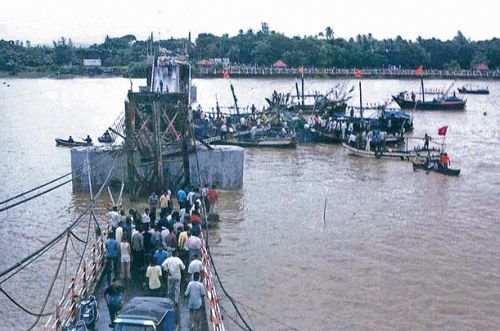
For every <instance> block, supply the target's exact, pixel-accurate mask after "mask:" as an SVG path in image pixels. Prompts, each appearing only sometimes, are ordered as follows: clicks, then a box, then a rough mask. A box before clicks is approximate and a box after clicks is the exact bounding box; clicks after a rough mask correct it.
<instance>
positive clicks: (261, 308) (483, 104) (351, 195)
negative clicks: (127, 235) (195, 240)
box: [0, 78, 500, 331]
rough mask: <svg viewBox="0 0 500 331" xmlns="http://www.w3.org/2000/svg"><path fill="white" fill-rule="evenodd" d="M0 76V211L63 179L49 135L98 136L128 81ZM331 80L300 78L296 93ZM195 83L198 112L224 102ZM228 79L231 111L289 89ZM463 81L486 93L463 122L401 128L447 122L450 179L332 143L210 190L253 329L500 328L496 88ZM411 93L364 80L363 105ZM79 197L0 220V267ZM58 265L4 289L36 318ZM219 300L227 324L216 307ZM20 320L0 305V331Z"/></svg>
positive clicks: (61, 192)
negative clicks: (3, 203) (215, 192)
mask: <svg viewBox="0 0 500 331" xmlns="http://www.w3.org/2000/svg"><path fill="white" fill-rule="evenodd" d="M2 81H6V82H7V83H8V84H10V87H7V86H6V85H4V84H0V118H1V125H0V152H1V153H0V155H1V157H0V174H1V176H0V198H1V200H3V199H4V198H7V197H9V196H11V195H13V194H14V193H17V192H21V191H23V190H26V189H29V188H32V187H34V186H36V185H37V184H40V183H43V182H45V181H47V180H50V179H52V178H54V177H56V176H57V175H60V174H64V173H66V172H68V171H69V169H70V155H69V151H68V150H67V149H64V148H56V147H55V144H54V140H53V139H54V138H55V137H67V136H68V135H70V134H71V135H73V136H74V137H80V136H81V137H84V136H85V135H86V134H90V135H91V136H92V137H97V135H98V134H100V133H102V132H103V131H104V130H105V128H106V127H107V126H108V125H110V124H111V123H112V122H113V120H114V119H115V118H116V116H117V115H118V112H120V111H122V110H123V101H124V98H125V97H126V92H127V89H128V88H129V86H130V83H129V81H128V80H127V79H120V78H112V79H71V80H49V79H3V80H2ZM141 82H142V81H134V86H135V87H137V86H138V85H139V83H141ZM336 82H338V81H337V80H326V79H325V80H320V79H314V80H307V81H306V84H307V85H306V91H314V90H317V91H320V92H324V91H326V89H328V88H329V87H331V86H332V85H333V84H335V83H336ZM195 83H196V85H197V86H198V100H199V101H200V103H201V104H202V105H204V106H205V107H208V106H209V107H213V106H214V105H215V95H216V94H217V98H218V99H219V102H220V103H221V104H222V105H230V104H231V103H232V98H231V94H230V90H229V86H228V81H227V80H222V79H204V80H200V79H198V80H195ZM233 83H234V85H235V89H236V93H237V94H238V99H239V103H240V105H250V104H252V103H255V105H256V106H257V107H258V108H260V107H262V105H263V104H264V97H267V96H269V95H271V93H272V91H273V90H274V89H276V90H278V91H285V92H293V90H294V85H293V84H294V80H285V79H279V80H270V79H233ZM352 83H355V82H354V81H353V82H352ZM447 83H449V81H445V80H429V81H427V82H426V84H427V87H429V88H442V87H443V86H444V85H445V84H447ZM462 83H464V82H462V81H459V82H457V85H461V84H462ZM468 83H472V84H473V85H477V84H479V85H489V88H490V91H491V94H490V95H489V96H474V95H470V96H467V98H468V103H467V110H466V111H464V112H458V113H451V112H417V113H416V114H415V121H414V122H415V130H414V132H413V134H414V135H416V136H422V135H423V134H424V133H425V132H428V133H430V134H431V135H436V133H437V129H438V128H439V127H441V126H444V125H448V127H449V129H448V136H447V138H446V141H447V151H448V153H449V155H450V157H451V162H452V166H453V167H458V168H461V169H462V173H461V175H460V176H459V177H457V178H452V177H445V176H441V175H438V174H433V173H430V174H428V175H426V174H425V173H423V172H413V170H412V167H411V164H410V163H407V162H400V161H381V160H368V159H361V158H355V157H352V156H348V155H347V153H346V152H345V151H344V150H343V148H342V147H341V146H336V145H322V144H307V145H299V147H298V148H297V149H296V150H290V151H288V150H287V151H282V150H251V149H249V150H247V151H246V155H245V173H244V188H243V190H241V191H239V192H222V193H221V204H220V205H219V212H220V214H221V217H222V219H223V222H222V223H221V224H220V226H219V227H218V228H217V229H215V230H214V231H212V232H211V233H210V238H209V239H210V246H211V248H212V252H213V256H214V260H215V263H216V267H217V269H218V271H219V273H220V275H221V279H222V281H223V283H224V286H225V287H226V289H227V290H228V291H229V293H230V294H231V295H232V296H233V297H234V298H235V299H236V300H237V301H238V302H240V308H241V310H242V313H243V314H244V316H246V318H247V320H248V321H249V323H250V324H251V325H253V326H254V329H255V330H270V331H272V330H291V329H297V330H430V329H435V330H498V329H499V328H500V240H499V238H500V221H499V220H500V158H499V157H500V144H499V143H500V82H492V81H488V82H468ZM418 86H419V82H418V81H416V80H365V81H364V82H363V97H364V99H365V100H366V102H381V101H384V100H386V99H388V98H389V97H390V95H391V93H396V92H398V91H400V90H411V89H417V88H418ZM356 93H357V91H355V92H354V96H353V100H358V97H357V94H356ZM484 113H486V115H484ZM325 199H326V202H327V203H326V217H325V218H324V219H323V212H324V206H325ZM87 201H88V196H85V195H84V194H74V193H73V192H72V190H71V187H69V186H68V187H63V188H61V189H58V190H56V191H54V192H52V193H51V194H48V195H46V196H44V197H43V198H41V199H37V200H33V201H31V202H29V203H26V204H24V205H22V206H19V207H17V208H14V209H12V210H9V211H8V212H4V213H1V214H0V234H1V235H0V265H1V267H2V269H3V268H5V267H7V266H9V265H11V264H12V263H14V262H15V261H17V260H18V259H19V258H21V257H23V256H25V255H26V254H27V253H29V252H30V251H32V250H34V249H36V248H37V247H40V246H41V245H42V244H43V243H44V242H46V241H47V240H49V239H50V238H51V237H52V236H53V235H54V233H55V232H56V231H60V230H62V229H63V228H64V226H65V225H67V224H68V223H69V222H70V221H72V220H73V219H74V218H75V217H76V216H77V215H78V212H79V211H81V209H82V208H83V207H84V206H85V203H86V202H87ZM56 255H57V254H56V250H54V253H53V254H48V256H46V257H44V258H42V259H41V260H40V261H39V262H37V263H36V264H35V265H34V266H33V267H30V268H27V272H26V273H21V274H19V275H17V276H15V277H13V278H12V279H10V280H9V281H8V282H6V283H5V284H3V285H2V288H4V289H5V290H6V291H8V292H9V293H11V294H12V295H13V296H14V297H16V298H17V299H18V300H19V301H20V302H21V303H22V304H23V305H25V306H27V307H29V308H31V309H35V310H36V309H39V307H40V304H41V302H42V296H43V295H44V293H45V291H46V288H47V284H48V282H49V280H50V277H51V276H52V273H51V271H53V268H54V267H55V265H56V264H57V256H56ZM73 259H75V257H73ZM69 264H71V262H69ZM68 274H70V273H68ZM59 286H60V285H59ZM59 293H60V290H59ZM219 294H220V295H222V291H220V290H219ZM221 303H222V305H223V307H224V308H225V309H227V311H228V314H229V315H230V316H232V317H234V316H235V314H234V310H233V309H232V308H231V305H230V303H229V301H228V300H227V298H225V297H224V296H222V299H221ZM31 321H33V319H32V318H30V317H28V316H26V315H25V314H23V313H22V312H21V311H20V310H19V309H18V308H17V307H15V306H14V305H13V304H11V303H10V302H9V301H8V300H7V299H6V298H5V296H3V295H1V294H0V330H6V331H7V330H21V329H24V328H26V326H27V325H28V324H29V322H31ZM225 323H226V329H227V330H235V329H237V326H236V325H235V324H234V323H233V322H231V321H230V319H229V318H226V320H225Z"/></svg>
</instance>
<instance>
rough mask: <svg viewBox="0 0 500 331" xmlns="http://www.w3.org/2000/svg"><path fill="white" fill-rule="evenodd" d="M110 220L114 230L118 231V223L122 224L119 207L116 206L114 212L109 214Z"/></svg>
mask: <svg viewBox="0 0 500 331" xmlns="http://www.w3.org/2000/svg"><path fill="white" fill-rule="evenodd" d="M108 218H109V220H110V222H111V226H112V227H113V229H116V228H117V227H118V223H120V220H121V217H120V214H119V213H118V207H116V206H114V207H113V211H110V212H109V213H108Z"/></svg>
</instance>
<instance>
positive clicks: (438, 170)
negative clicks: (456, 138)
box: [413, 161, 460, 176]
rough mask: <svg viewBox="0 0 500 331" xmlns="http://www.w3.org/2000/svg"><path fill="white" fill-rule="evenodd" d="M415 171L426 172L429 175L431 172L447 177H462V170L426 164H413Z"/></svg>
mask: <svg viewBox="0 0 500 331" xmlns="http://www.w3.org/2000/svg"><path fill="white" fill-rule="evenodd" d="M413 170H414V171H417V170H425V171H426V172H427V173H429V171H433V172H436V173H438V174H442V175H446V176H458V175H460V169H451V168H445V167H441V166H433V165H431V164H429V163H426V162H415V161H414V162H413Z"/></svg>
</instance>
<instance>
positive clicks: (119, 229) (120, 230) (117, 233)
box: [115, 222, 123, 245]
mask: <svg viewBox="0 0 500 331" xmlns="http://www.w3.org/2000/svg"><path fill="white" fill-rule="evenodd" d="M122 226H123V223H122V222H120V223H118V227H117V228H116V230H115V238H116V241H118V245H120V243H121V242H122V237H123V227H122Z"/></svg>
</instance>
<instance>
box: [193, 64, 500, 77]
mask: <svg viewBox="0 0 500 331" xmlns="http://www.w3.org/2000/svg"><path fill="white" fill-rule="evenodd" d="M356 70H361V72H362V75H363V77H366V78H420V75H416V74H415V70H414V69H390V68H382V69H340V68H304V75H305V76H309V77H352V78H354V72H355V71H356ZM224 72H229V75H230V76H231V77H299V75H300V74H299V72H298V69H297V68H273V67H258V66H230V67H228V68H198V69H197V70H196V71H195V72H194V74H195V76H197V77H220V78H222V77H223V75H224ZM422 75H423V77H426V78H443V79H500V70H487V71H480V70H433V69H430V70H424V71H423V73H422Z"/></svg>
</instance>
